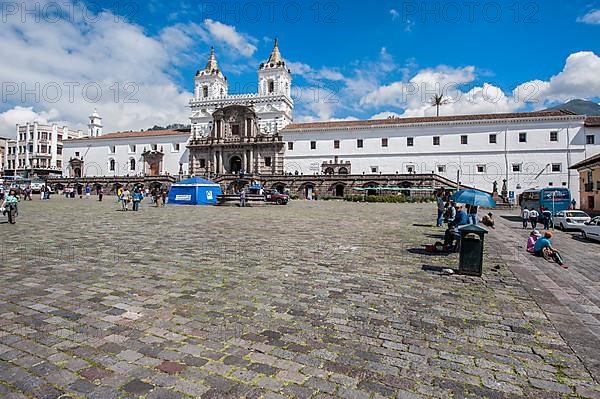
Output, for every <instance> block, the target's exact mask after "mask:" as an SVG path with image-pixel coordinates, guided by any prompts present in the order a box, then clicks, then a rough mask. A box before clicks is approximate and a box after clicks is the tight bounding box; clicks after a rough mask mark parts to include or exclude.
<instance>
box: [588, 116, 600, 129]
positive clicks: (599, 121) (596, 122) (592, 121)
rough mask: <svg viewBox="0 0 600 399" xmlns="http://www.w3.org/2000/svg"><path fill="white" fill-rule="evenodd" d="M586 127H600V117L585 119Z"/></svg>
mask: <svg viewBox="0 0 600 399" xmlns="http://www.w3.org/2000/svg"><path fill="white" fill-rule="evenodd" d="M585 125H586V126H590V127H592V126H593V127H600V116H588V117H587V118H585Z"/></svg>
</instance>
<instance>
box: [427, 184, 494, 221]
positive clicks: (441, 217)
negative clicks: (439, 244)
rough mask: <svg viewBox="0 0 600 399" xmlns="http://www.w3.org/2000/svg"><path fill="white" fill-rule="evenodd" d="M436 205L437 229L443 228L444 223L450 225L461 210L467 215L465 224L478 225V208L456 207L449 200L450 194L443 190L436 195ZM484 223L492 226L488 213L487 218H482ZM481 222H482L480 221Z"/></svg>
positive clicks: (468, 206) (466, 205) (470, 206)
mask: <svg viewBox="0 0 600 399" xmlns="http://www.w3.org/2000/svg"><path fill="white" fill-rule="evenodd" d="M436 203H437V223H436V226H437V227H443V226H444V222H446V223H450V222H452V221H453V220H454V219H455V218H456V216H457V213H458V212H459V210H463V211H464V212H465V213H466V215H467V223H466V224H478V223H479V216H478V214H477V212H478V210H479V207H478V206H476V205H469V204H465V205H464V207H463V206H460V205H458V204H457V203H456V202H454V201H452V200H451V199H450V193H449V192H446V191H444V190H440V191H438V193H437V194H436ZM484 219H486V220H485V222H486V223H492V225H493V216H492V215H491V213H488V215H487V217H485V216H484ZM482 222H483V220H482Z"/></svg>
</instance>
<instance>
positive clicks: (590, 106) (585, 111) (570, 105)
mask: <svg viewBox="0 0 600 399" xmlns="http://www.w3.org/2000/svg"><path fill="white" fill-rule="evenodd" d="M557 109H567V110H569V111H571V112H575V113H576V114H579V115H600V105H598V104H596V103H595V102H593V101H587V100H571V101H568V102H566V103H564V104H561V105H556V106H554V107H551V108H548V109H547V110H546V111H553V110H557Z"/></svg>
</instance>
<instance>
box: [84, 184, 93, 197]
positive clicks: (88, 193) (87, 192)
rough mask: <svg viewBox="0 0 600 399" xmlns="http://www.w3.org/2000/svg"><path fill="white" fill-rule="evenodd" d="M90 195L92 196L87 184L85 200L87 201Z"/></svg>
mask: <svg viewBox="0 0 600 399" xmlns="http://www.w3.org/2000/svg"><path fill="white" fill-rule="evenodd" d="M91 195H92V188H91V187H90V185H89V184H86V185H85V199H89V198H90V196H91Z"/></svg>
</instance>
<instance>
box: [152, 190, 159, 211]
mask: <svg viewBox="0 0 600 399" xmlns="http://www.w3.org/2000/svg"><path fill="white" fill-rule="evenodd" d="M151 195H152V203H153V204H154V205H156V207H157V208H158V188H156V187H154V188H153V189H152V193H151Z"/></svg>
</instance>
